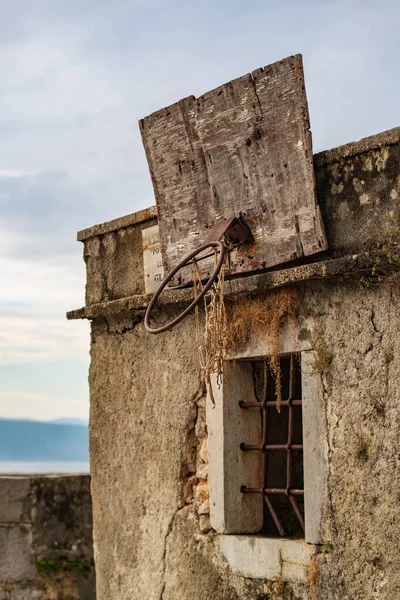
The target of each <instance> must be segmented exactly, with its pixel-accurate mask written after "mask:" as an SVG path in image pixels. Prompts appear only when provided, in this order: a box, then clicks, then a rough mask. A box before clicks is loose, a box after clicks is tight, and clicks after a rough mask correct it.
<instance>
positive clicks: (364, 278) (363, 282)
mask: <svg viewBox="0 0 400 600" xmlns="http://www.w3.org/2000/svg"><path fill="white" fill-rule="evenodd" d="M385 218H386V219H389V220H390V222H391V228H390V229H389V232H388V238H387V241H386V242H385V244H383V246H382V248H381V250H382V254H381V256H380V257H377V258H376V259H375V262H374V265H373V267H372V269H371V270H370V272H368V273H365V274H361V275H358V276H357V279H358V283H359V285H360V287H362V288H367V289H368V288H371V287H373V286H375V285H378V284H379V283H382V282H383V281H385V280H387V279H388V278H390V277H394V276H395V275H398V274H399V273H400V218H399V216H398V215H395V214H394V213H393V212H390V213H388V214H387V215H385Z"/></svg>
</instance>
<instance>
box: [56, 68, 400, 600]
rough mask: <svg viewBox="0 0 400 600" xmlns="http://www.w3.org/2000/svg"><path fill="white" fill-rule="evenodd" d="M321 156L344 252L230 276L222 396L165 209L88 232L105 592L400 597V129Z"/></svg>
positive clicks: (325, 213)
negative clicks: (152, 330) (163, 237)
mask: <svg viewBox="0 0 400 600" xmlns="http://www.w3.org/2000/svg"><path fill="white" fill-rule="evenodd" d="M254 81H257V80H256V79H254ZM246 145H247V146H250V145H251V144H250V143H249V144H247V143H246ZM312 165H314V169H315V179H316V198H317V204H318V205H319V207H320V211H321V215H322V221H323V223H324V225H325V231H326V240H327V242H328V249H326V245H325V246H324V247H325V249H323V248H319V250H323V251H322V252H319V253H318V254H313V255H310V253H308V254H306V253H305V254H306V255H305V256H303V257H301V259H298V260H297V261H295V262H287V263H286V264H280V265H278V264H276V266H275V267H274V268H273V269H267V268H262V267H261V268H260V265H258V268H257V269H256V270H255V272H250V273H246V274H240V275H237V274H236V276H234V277H231V278H227V280H226V281H225V284H224V298H225V305H226V311H227V319H226V323H225V332H224V335H225V334H226V337H225V342H226V345H225V354H224V362H223V378H222V382H220V384H217V382H216V381H215V377H214V378H212V379H213V380H212V390H213V398H211V395H210V393H209V392H208V393H207V391H206V389H205V386H204V380H203V378H202V370H201V367H200V364H199V358H198V341H197V338H196V330H198V327H199V326H200V330H201V331H202V330H203V327H204V318H205V315H204V310H203V308H201V309H200V312H199V313H198V314H197V315H196V314H193V313H192V314H190V315H189V316H188V317H187V318H186V319H185V320H183V321H182V322H181V323H180V324H179V325H177V326H176V327H175V328H173V329H172V330H171V331H167V332H165V333H162V334H160V335H150V334H149V333H147V332H146V330H145V327H144V324H143V319H144V313H145V310H146V307H147V306H148V303H149V300H150V298H151V294H149V293H146V291H149V290H150V289H151V288H152V284H151V282H150V280H153V281H155V282H158V280H159V279H161V277H162V275H160V271H159V269H160V265H158V264H157V261H156V262H154V260H153V258H154V255H155V254H157V249H158V248H159V242H158V238H157V225H158V221H159V217H158V212H157V210H156V207H150V208H149V209H147V210H145V211H141V212H138V213H135V214H131V215H127V216H125V217H122V218H119V219H116V220H115V221H111V222H109V223H104V224H102V225H96V226H94V227H91V228H89V229H86V230H84V231H82V232H80V233H79V234H78V240H80V241H81V242H83V244H84V259H85V262H86V267H87V285H86V306H85V307H83V308H81V309H77V310H74V311H72V312H70V313H69V314H68V318H70V319H81V318H84V319H90V320H91V326H92V334H91V366H90V398H91V409H90V411H91V412H90V452H91V485H92V498H93V517H94V553H95V563H96V576H97V598H98V600H110V599H113V600H114V599H115V600H117V599H118V600H136V599H137V600H139V599H143V598H146V599H147V600H159V599H163V600H211V599H212V600H219V599H221V600H228V599H231V600H236V599H241V600H255V599H258V600H261V599H263V600H267V599H270V600H279V599H281V600H308V599H312V600H326V599H329V600H373V599H378V598H380V599H382V600H397V599H398V598H400V569H399V560H398V555H399V541H398V540H399V538H400V518H399V510H398V506H399V487H400V470H399V465H400V462H399V460H400V458H399V453H398V449H397V445H398V436H399V431H400V411H399V400H400V366H399V360H398V359H399V356H400V336H399V330H400V310H399V304H398V291H399V278H398V273H399V271H400V259H399V256H400V253H399V242H400V224H399V222H398V215H399V214H400V211H399V201H400V128H398V129H394V130H391V131H388V132H384V133H381V134H379V135H376V136H373V137H370V138H366V139H364V140H361V141H360V142H357V143H351V144H347V145H345V146H342V147H339V148H335V149H333V150H329V151H327V152H322V153H320V154H317V155H315V156H314V157H313V160H312V159H311V167H312ZM283 167H285V168H286V167H287V165H286V164H285V165H282V168H283ZM289 167H290V165H289ZM184 168H185V167H183V168H182V167H181V169H180V171H181V174H182V171H183V175H184ZM192 171H194V172H195V171H196V170H195V169H192ZM183 175H182V176H183ZM158 201H160V199H159V198H158ZM226 216H229V215H225V217H226ZM236 216H237V215H236ZM177 218H179V215H177ZM164 234H165V231H164ZM152 256H153V258H152ZM192 299H193V288H192V287H191V286H189V287H184V288H179V289H168V290H166V291H165V292H164V293H163V294H162V296H161V298H160V299H159V302H158V304H157V307H156V309H155V310H154V312H153V318H154V321H155V322H157V323H161V322H163V320H165V319H168V320H171V319H173V318H174V317H175V316H177V315H178V314H179V313H180V312H182V310H183V309H184V308H185V307H186V306H187V305H188V304H189V303H190V302H191V301H192ZM277 382H278V383H277ZM279 382H280V385H281V389H279ZM254 405H256V406H254Z"/></svg>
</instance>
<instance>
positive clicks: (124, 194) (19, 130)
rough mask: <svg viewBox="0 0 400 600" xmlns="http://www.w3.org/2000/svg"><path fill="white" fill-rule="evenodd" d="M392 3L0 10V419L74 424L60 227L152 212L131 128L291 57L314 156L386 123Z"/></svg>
mask: <svg viewBox="0 0 400 600" xmlns="http://www.w3.org/2000/svg"><path fill="white" fill-rule="evenodd" d="M399 32H400V8H399V4H398V0H392V1H391V0H381V1H380V2H376V0H374V1H371V0H360V1H356V0H308V1H306V0H287V1H286V2H282V1H280V2H278V1H276V0H274V1H273V2H272V1H270V0H263V1H261V0H247V1H244V0H240V2H239V1H238V0H202V1H201V2H191V1H189V0H186V1H184V0H169V1H163V0H113V1H111V0H107V1H105V0H0V277H1V279H0V282H1V283H0V417H18V418H22V417H31V418H37V419H42V418H43V419H51V418H56V417H83V418H85V417H87V414H88V389H87V369H88V349H89V329H88V324H87V323H86V322H67V321H66V320H65V312H66V311H67V310H70V309H73V308H77V307H79V306H82V305H83V302H84V266H83V261H82V247H81V246H80V244H78V242H76V241H75V240H76V232H77V231H78V230H79V229H83V228H85V227H88V226H90V225H93V224H95V223H100V222H103V221H107V220H109V219H113V218H116V217H119V216H122V215H124V214H127V213H130V212H134V211H137V210H139V209H142V208H145V207H147V206H150V205H151V204H153V203H154V199H153V192H152V188H151V183H150V179H149V175H148V171H147V164H146V160H145V156H144V152H143V149H142V146H141V140H140V135H139V129H138V126H137V121H138V119H140V118H141V117H144V116H146V115H148V114H149V113H151V112H152V111H154V110H156V109H158V108H161V107H163V106H166V105H168V104H171V103H172V102H175V101H176V100H178V99H180V98H181V97H184V96H187V95H190V94H194V95H200V94H201V93H203V92H205V91H207V90H209V89H211V88H213V87H215V86H217V85H219V84H221V83H224V82H226V81H228V80H230V79H232V78H234V77H238V76H240V75H243V74H244V73H246V72H248V71H250V70H252V69H255V68H257V67H260V66H264V65H267V64H269V63H271V62H274V61H276V60H279V59H281V58H284V57H286V56H288V55H290V54H295V53H302V54H303V59H304V66H305V75H306V84H307V93H308V99H309V105H310V114H311V125H312V131H313V140H314V149H315V151H319V150H323V149H326V148H330V147H333V146H336V145H339V144H342V143H345V142H348V141H352V140H354V139H359V138H361V137H364V136H366V135H370V134H372V133H376V132H379V131H381V130H384V129H389V128H391V127H395V126H398V125H400V111H399V108H398V106H399V97H400V77H399V66H398V65H399V62H400V60H399V59H400V52H399V50H400V43H399V36H400V33H399Z"/></svg>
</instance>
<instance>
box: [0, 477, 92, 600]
mask: <svg viewBox="0 0 400 600" xmlns="http://www.w3.org/2000/svg"><path fill="white" fill-rule="evenodd" d="M95 597H96V594H95V572H94V566H93V545H92V503H91V497H90V477H89V475H70V476H68V475H67V476H18V477H17V476H6V475H3V476H0V600H94V599H95Z"/></svg>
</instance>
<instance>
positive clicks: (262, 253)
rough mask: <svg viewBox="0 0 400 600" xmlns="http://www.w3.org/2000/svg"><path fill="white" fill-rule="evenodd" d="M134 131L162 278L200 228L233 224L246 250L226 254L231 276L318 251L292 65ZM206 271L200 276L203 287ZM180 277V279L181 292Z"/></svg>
mask: <svg viewBox="0 0 400 600" xmlns="http://www.w3.org/2000/svg"><path fill="white" fill-rule="evenodd" d="M140 130H141V134H142V139H143V144H144V147H145V151H146V156H147V161H148V164H149V168H150V173H151V178H152V182H153V186H154V192H155V196H156V202H157V207H158V216H159V224H160V237H161V245H162V250H163V255H164V262H165V269H166V271H168V270H170V269H171V268H172V267H173V266H174V265H175V264H176V263H177V262H178V261H179V260H180V259H181V258H182V257H183V256H184V255H185V254H187V253H188V252H190V251H192V250H193V249H195V248H196V247H197V246H199V245H201V244H202V243H203V241H204V239H205V238H206V236H207V233H208V230H209V228H210V227H212V226H213V225H215V224H216V223H217V222H219V221H220V220H223V219H228V218H230V217H233V216H236V217H237V216H239V215H240V214H242V215H243V216H244V218H245V220H246V222H247V223H248V225H249V227H250V229H251V230H252V233H253V236H254V239H255V244H254V245H252V247H249V248H243V249H241V250H240V251H235V252H234V253H232V255H231V261H230V271H231V272H232V273H234V272H249V271H254V270H260V269H265V268H268V267H271V266H274V265H277V264H280V263H284V262H287V261H291V260H294V259H296V258H300V257H302V256H307V255H310V254H314V253H316V252H319V251H321V250H323V249H325V248H326V247H327V243H326V238H325V234H324V228H323V224H322V221H321V217H320V212H319V207H318V205H317V201H316V195H315V178H314V168H313V155H312V142H311V132H310V129H309V116H308V106H307V98H306V93H305V87H304V77H303V68H302V59H301V56H300V55H297V56H291V57H289V58H286V59H284V60H282V61H280V62H277V63H274V64H273V65H270V66H268V67H264V68H261V69H257V70H256V71H253V72H252V73H251V74H248V75H244V76H243V77H240V78H239V79H235V80H234V81H230V82H229V83H227V84H225V85H222V86H221V87H219V88H217V89H215V90H212V91H210V92H207V93H206V94H204V95H203V96H200V97H199V98H195V97H194V96H190V97H188V98H184V99H183V100H180V101H179V102H177V103H176V104H173V105H172V106H169V107H167V108H163V109H161V110H159V111H157V112H155V113H153V114H151V115H150V116H148V117H146V118H145V119H143V120H142V121H140ZM210 267H211V264H209V265H205V266H203V273H204V276H205V277H206V276H207V273H208V272H209V269H210ZM190 277H191V275H190V271H189V270H186V271H185V273H184V274H183V282H184V283H185V282H188V281H189V280H190Z"/></svg>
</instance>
